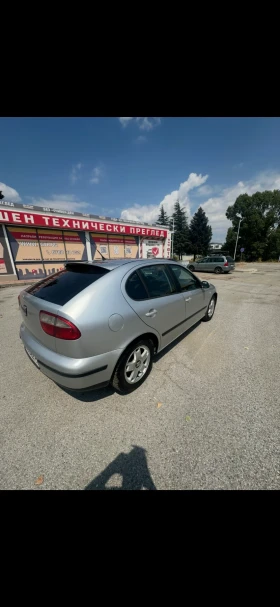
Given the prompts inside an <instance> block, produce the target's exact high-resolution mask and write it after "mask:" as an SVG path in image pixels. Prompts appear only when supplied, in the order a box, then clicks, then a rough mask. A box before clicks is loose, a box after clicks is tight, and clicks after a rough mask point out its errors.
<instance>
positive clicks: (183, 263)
mask: <svg viewBox="0 0 280 607" xmlns="http://www.w3.org/2000/svg"><path fill="white" fill-rule="evenodd" d="M177 263H179V264H180V265H181V266H183V268H188V267H189V263H190V262H189V261H183V260H181V261H178V262H177Z"/></svg>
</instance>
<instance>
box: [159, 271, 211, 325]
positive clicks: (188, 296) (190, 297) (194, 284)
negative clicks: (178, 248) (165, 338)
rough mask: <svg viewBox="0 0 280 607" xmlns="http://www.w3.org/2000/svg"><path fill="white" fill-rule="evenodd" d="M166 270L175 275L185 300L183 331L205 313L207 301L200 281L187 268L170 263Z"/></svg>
mask: <svg viewBox="0 0 280 607" xmlns="http://www.w3.org/2000/svg"><path fill="white" fill-rule="evenodd" d="M168 270H169V272H170V273H171V274H172V275H173V276H174V277H175V280H176V282H177V284H178V290H179V291H180V293H182V295H183V297H184V300H185V317H186V322H185V324H184V326H183V327H182V330H181V332H183V331H186V330H187V329H189V328H190V327H192V325H193V324H195V323H196V322H197V321H198V320H199V319H200V318H202V317H203V316H204V315H205V312H206V308H207V305H208V301H207V299H206V294H205V290H204V289H203V288H202V287H201V284H200V281H199V280H198V279H197V278H196V276H193V274H191V273H190V272H189V270H187V269H186V268H182V267H181V266H178V265H175V264H170V266H168Z"/></svg>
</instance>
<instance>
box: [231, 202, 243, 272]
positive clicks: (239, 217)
mask: <svg viewBox="0 0 280 607" xmlns="http://www.w3.org/2000/svg"><path fill="white" fill-rule="evenodd" d="M236 217H238V219H239V224H238V230H237V236H236V243H235V249H234V257H233V259H234V261H235V256H236V249H237V243H238V238H239V230H240V224H241V221H242V219H244V218H243V217H242V215H240V213H236Z"/></svg>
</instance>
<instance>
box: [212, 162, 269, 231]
mask: <svg viewBox="0 0 280 607" xmlns="http://www.w3.org/2000/svg"><path fill="white" fill-rule="evenodd" d="M276 189H280V173H276V172H273V171H263V172H261V173H259V174H258V175H257V176H256V177H255V178H253V179H251V180H248V181H239V182H238V183H237V184H236V185H233V186H232V187H229V188H224V189H222V190H221V193H220V195H219V196H216V197H212V198H209V199H208V200H207V201H206V202H205V203H203V204H202V205H201V206H202V207H203V209H204V211H205V213H206V215H207V217H208V219H209V223H210V225H211V226H212V230H213V238H215V239H217V240H218V239H219V241H221V242H222V241H224V240H225V237H226V232H227V229H228V228H229V227H230V226H231V225H232V224H231V222H230V221H229V220H228V219H227V218H226V216H225V212H226V210H227V208H228V206H230V205H233V204H234V203H235V201H236V198H237V197H238V196H239V195H240V194H245V193H246V194H248V195H249V196H251V195H252V194H254V193H255V192H258V191H259V192H263V191H264V190H276Z"/></svg>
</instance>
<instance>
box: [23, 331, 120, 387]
mask: <svg viewBox="0 0 280 607" xmlns="http://www.w3.org/2000/svg"><path fill="white" fill-rule="evenodd" d="M20 338H21V340H22V342H23V345H24V346H25V348H26V349H27V350H28V351H29V352H30V353H31V354H32V355H33V356H34V357H35V358H36V359H37V361H38V364H39V369H40V371H42V373H44V375H46V376H47V377H49V378H50V379H52V380H53V381H54V382H55V383H57V384H59V385H60V386H63V387H64V388H69V389H70V390H86V389H93V388H99V387H101V386H102V387H104V386H106V385H108V384H109V382H110V380H111V377H112V374H113V371H114V368H115V365H116V363H117V362H118V359H119V357H120V356H121V354H122V350H114V351H113V352H106V353H105V354H99V355H97V356H91V357H88V358H69V357H68V356H63V355H62V354H57V353H56V352H53V351H52V350H49V349H48V348H46V347H45V346H44V345H42V344H41V343H40V342H38V341H37V339H35V337H34V336H33V335H32V334H31V333H30V332H29V331H28V329H27V328H26V326H25V325H24V324H22V325H21V327H20Z"/></svg>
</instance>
